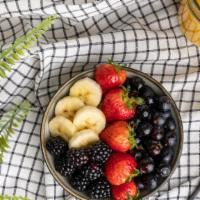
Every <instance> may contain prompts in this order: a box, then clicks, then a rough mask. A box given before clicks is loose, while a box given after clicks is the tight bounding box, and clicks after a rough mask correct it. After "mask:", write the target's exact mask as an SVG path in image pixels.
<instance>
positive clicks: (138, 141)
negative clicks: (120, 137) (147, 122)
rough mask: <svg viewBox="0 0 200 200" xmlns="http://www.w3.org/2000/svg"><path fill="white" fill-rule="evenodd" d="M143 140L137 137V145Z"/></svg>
mask: <svg viewBox="0 0 200 200" xmlns="http://www.w3.org/2000/svg"><path fill="white" fill-rule="evenodd" d="M141 141H142V140H141V138H139V137H135V142H136V144H137V145H140V144H141Z"/></svg>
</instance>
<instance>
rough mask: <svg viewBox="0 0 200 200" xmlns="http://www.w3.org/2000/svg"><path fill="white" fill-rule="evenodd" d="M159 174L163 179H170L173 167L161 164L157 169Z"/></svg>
mask: <svg viewBox="0 0 200 200" xmlns="http://www.w3.org/2000/svg"><path fill="white" fill-rule="evenodd" d="M156 171H157V173H158V175H160V176H161V177H162V178H165V177H168V176H169V174H170V172H171V167H170V166H169V165H168V164H163V163H161V164H159V166H158V167H157V170H156Z"/></svg>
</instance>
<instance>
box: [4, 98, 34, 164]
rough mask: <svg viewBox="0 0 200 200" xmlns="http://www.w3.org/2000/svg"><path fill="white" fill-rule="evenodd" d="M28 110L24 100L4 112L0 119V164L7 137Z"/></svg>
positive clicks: (26, 102) (28, 105) (28, 104)
mask: <svg viewBox="0 0 200 200" xmlns="http://www.w3.org/2000/svg"><path fill="white" fill-rule="evenodd" d="M29 110H30V103H29V102H28V101H24V102H22V103H21V104H17V105H16V106H14V107H13V109H11V110H10V111H8V112H6V113H5V114H4V115H3V116H2V118H1V119H0V164H1V163H2V162H3V153H4V152H5V151H6V150H7V149H8V147H9V145H8V139H9V137H10V136H12V135H13V133H14V130H13V129H14V128H17V127H18V126H19V125H20V123H21V122H23V120H24V119H25V118H26V116H27V115H28V112H29Z"/></svg>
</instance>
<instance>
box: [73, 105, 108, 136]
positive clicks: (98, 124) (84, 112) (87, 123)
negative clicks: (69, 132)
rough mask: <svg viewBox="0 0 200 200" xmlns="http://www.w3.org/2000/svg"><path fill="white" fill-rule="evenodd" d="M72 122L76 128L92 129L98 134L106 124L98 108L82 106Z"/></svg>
mask: <svg viewBox="0 0 200 200" xmlns="http://www.w3.org/2000/svg"><path fill="white" fill-rule="evenodd" d="M73 123H74V125H75V126H76V127H77V129H78V130H83V129H92V130H93V131H94V132H95V133H97V134H99V133H100V132H101V131H102V130H103V129H104V128H105V126H106V118H105V116H104V114H103V112H102V111H101V110H100V109H98V108H96V107H92V106H84V107H82V108H81V109H80V110H79V111H78V112H77V113H76V114H75V116H74V120H73Z"/></svg>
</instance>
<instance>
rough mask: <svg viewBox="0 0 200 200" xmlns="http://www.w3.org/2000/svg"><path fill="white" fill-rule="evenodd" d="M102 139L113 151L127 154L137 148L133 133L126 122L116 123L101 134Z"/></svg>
mask: <svg viewBox="0 0 200 200" xmlns="http://www.w3.org/2000/svg"><path fill="white" fill-rule="evenodd" d="M100 139H101V140H102V141H104V142H105V143H106V144H107V145H109V146H110V147H111V148H112V149H113V150H115V151H120V152H126V151H128V150H130V149H133V148H134V147H135V146H136V141H135V138H134V135H133V132H132V130H131V128H130V126H129V124H128V123H127V122H126V121H116V122H113V123H112V124H111V125H109V126H108V127H107V128H105V129H104V130H103V132H101V134H100Z"/></svg>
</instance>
